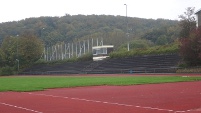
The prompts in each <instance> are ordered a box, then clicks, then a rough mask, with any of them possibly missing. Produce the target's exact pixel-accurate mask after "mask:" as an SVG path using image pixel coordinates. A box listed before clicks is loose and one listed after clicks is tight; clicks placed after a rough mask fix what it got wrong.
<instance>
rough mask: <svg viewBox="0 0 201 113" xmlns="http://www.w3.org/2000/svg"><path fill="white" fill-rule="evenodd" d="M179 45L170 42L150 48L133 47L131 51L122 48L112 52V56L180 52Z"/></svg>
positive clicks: (121, 56)
mask: <svg viewBox="0 0 201 113" xmlns="http://www.w3.org/2000/svg"><path fill="white" fill-rule="evenodd" d="M178 52H179V46H178V44H176V43H174V44H170V45H165V46H154V47H150V48H142V49H133V50H130V51H127V50H126V49H125V50H121V51H115V52H112V53H111V54H110V58H124V57H131V56H140V55H153V54H155V55H156V54H171V53H178Z"/></svg>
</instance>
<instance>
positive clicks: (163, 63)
mask: <svg viewBox="0 0 201 113" xmlns="http://www.w3.org/2000/svg"><path fill="white" fill-rule="evenodd" d="M179 61H180V57H179V55H178V54H169V55H149V56H134V57H127V58H114V59H106V60H103V61H83V62H74V63H64V64H58V65H36V66H33V67H31V68H29V69H26V70H25V71H24V72H23V73H22V74H79V73H86V74H89V73H90V74H92V73H174V72H175V71H176V68H177V67H176V66H177V64H178V62H179Z"/></svg>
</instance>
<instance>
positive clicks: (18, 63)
mask: <svg viewBox="0 0 201 113" xmlns="http://www.w3.org/2000/svg"><path fill="white" fill-rule="evenodd" d="M18 38H19V35H17V59H16V61H17V72H18V73H19V69H20V60H19V52H18V51H19V50H18V48H19V47H18V46H19V39H18Z"/></svg>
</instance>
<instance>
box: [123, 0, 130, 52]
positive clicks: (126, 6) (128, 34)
mask: <svg viewBox="0 0 201 113" xmlns="http://www.w3.org/2000/svg"><path fill="white" fill-rule="evenodd" d="M124 5H125V6H126V35H127V40H128V38H129V33H128V16H127V4H124ZM127 46H128V51H129V50H130V45H129V40H128V45H127Z"/></svg>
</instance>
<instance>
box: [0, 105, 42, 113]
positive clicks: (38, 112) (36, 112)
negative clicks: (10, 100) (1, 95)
mask: <svg viewBox="0 0 201 113" xmlns="http://www.w3.org/2000/svg"><path fill="white" fill-rule="evenodd" d="M0 104H2V105H5V106H10V107H14V108H18V109H23V110H26V111H32V112H35V113H43V112H40V111H36V110H32V109H28V108H24V107H19V106H15V105H11V104H7V103H1V102H0Z"/></svg>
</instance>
